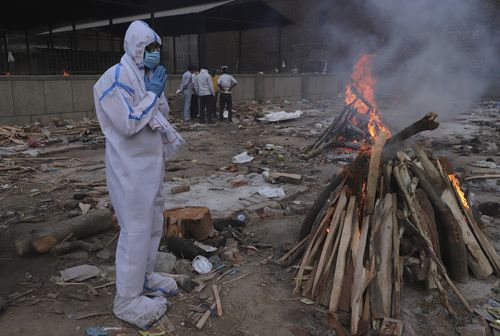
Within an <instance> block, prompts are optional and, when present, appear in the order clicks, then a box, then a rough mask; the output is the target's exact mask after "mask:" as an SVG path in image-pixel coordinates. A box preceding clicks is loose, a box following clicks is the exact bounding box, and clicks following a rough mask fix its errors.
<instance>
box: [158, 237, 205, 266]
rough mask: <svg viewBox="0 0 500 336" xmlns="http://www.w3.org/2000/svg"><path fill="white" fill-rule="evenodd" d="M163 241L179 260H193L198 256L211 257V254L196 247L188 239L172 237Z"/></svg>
mask: <svg viewBox="0 0 500 336" xmlns="http://www.w3.org/2000/svg"><path fill="white" fill-rule="evenodd" d="M163 241H164V242H165V243H166V244H167V247H168V249H169V251H171V252H172V253H173V254H175V255H176V256H177V257H179V258H183V259H189V260H193V259H194V258H196V256H198V255H202V256H204V257H207V258H208V257H210V256H211V253H209V252H207V251H205V250H203V249H202V248H200V247H198V246H196V245H195V244H193V243H192V242H191V241H190V240H187V239H182V238H180V237H177V236H172V237H170V238H168V239H165V240H163Z"/></svg>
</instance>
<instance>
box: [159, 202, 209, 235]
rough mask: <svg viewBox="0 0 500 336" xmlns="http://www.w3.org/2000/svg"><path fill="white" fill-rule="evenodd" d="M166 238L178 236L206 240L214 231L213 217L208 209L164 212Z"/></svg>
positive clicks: (189, 208)
mask: <svg viewBox="0 0 500 336" xmlns="http://www.w3.org/2000/svg"><path fill="white" fill-rule="evenodd" d="M163 217H164V222H163V223H164V238H167V239H168V238H170V237H172V236H177V237H180V238H186V239H188V238H193V239H196V240H205V239H207V238H208V235H209V234H210V233H211V232H212V231H214V226H213V222H212V216H211V215H210V210H209V209H208V208H207V207H186V208H174V209H167V210H165V211H164V212H163Z"/></svg>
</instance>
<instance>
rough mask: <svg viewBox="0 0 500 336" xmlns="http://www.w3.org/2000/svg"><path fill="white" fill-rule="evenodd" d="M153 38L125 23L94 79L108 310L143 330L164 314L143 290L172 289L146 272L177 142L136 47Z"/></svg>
mask: <svg viewBox="0 0 500 336" xmlns="http://www.w3.org/2000/svg"><path fill="white" fill-rule="evenodd" d="M153 42H158V43H161V40H160V38H159V36H158V35H157V34H156V33H155V32H154V31H153V30H152V29H151V28H150V27H149V26H148V25H147V24H146V23H145V22H142V21H134V22H132V23H131V24H130V26H129V28H128V30H127V32H126V34H125V42H124V49H125V54H124V55H123V56H122V58H121V60H120V63H119V64H116V65H114V66H112V67H111V68H110V69H108V70H107V71H106V72H105V73H104V74H103V75H102V76H101V78H100V79H99V80H98V81H97V83H96V84H95V86H94V100H95V106H96V113H97V117H98V119H99V123H100V126H101V128H102V131H103V133H104V135H105V136H106V180H107V184H108V190H109V195H110V198H111V203H112V204H113V207H114V209H115V213H116V216H117V219H118V222H119V224H120V228H121V231H120V237H119V240H118V247H117V251H116V289H117V295H116V297H115V304H114V309H113V311H114V313H115V315H116V316H117V317H118V318H120V319H122V320H125V321H127V322H129V323H132V324H135V325H137V326H139V327H141V328H143V329H145V328H147V327H149V326H150V325H151V324H152V323H153V322H154V321H156V320H157V319H159V318H160V317H161V316H162V315H163V314H164V313H165V311H166V309H167V303H168V301H167V300H166V299H165V298H163V297H161V296H157V297H154V298H152V299H151V298H149V297H146V296H144V295H142V294H143V291H145V290H146V291H148V292H149V293H156V294H161V295H175V294H177V292H178V289H177V285H176V283H175V281H174V280H173V279H171V278H166V277H162V276H160V275H158V274H156V273H152V272H153V270H154V265H155V261H156V255H157V251H158V247H159V244H160V238H161V235H162V229H163V209H164V200H163V196H162V183H163V174H164V160H165V159H166V157H165V156H168V157H169V158H170V157H171V155H173V154H175V153H176V152H177V151H178V149H179V147H180V145H181V144H182V143H183V142H184V140H183V139H182V137H180V135H179V134H177V132H176V131H175V130H174V129H173V128H172V126H171V125H170V124H169V122H168V121H167V115H168V113H169V106H168V103H167V99H166V98H165V95H164V94H162V95H161V97H159V98H158V97H157V96H156V94H155V93H153V92H150V91H146V87H145V82H144V76H145V70H144V65H143V56H144V48H145V47H146V46H147V45H149V44H151V43H153ZM146 75H147V74H146Z"/></svg>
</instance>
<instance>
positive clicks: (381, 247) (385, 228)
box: [370, 194, 395, 319]
mask: <svg viewBox="0 0 500 336" xmlns="http://www.w3.org/2000/svg"><path fill="white" fill-rule="evenodd" d="M393 196H394V195H393V194H387V195H386V196H385V198H384V200H383V203H382V204H381V208H382V211H381V214H380V217H381V218H382V220H381V227H380V233H379V234H378V235H376V237H375V239H377V240H378V244H377V245H376V246H377V247H378V248H377V250H376V251H374V253H375V254H376V260H377V267H376V268H377V270H378V271H377V274H376V276H375V278H374V279H373V281H372V283H371V284H370V294H371V295H370V298H371V309H372V315H373V318H376V319H383V318H385V317H389V316H390V314H391V296H392V244H393V242H392V234H393V225H394V223H393V211H395V209H393Z"/></svg>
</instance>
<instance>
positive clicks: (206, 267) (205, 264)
mask: <svg viewBox="0 0 500 336" xmlns="http://www.w3.org/2000/svg"><path fill="white" fill-rule="evenodd" d="M192 266H193V269H194V270H195V271H196V272H198V273H199V274H207V273H208V272H210V271H211V270H212V263H211V262H210V261H209V260H208V259H207V258H206V257H204V256H200V255H199V256H197V257H196V258H194V259H193V262H192Z"/></svg>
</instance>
